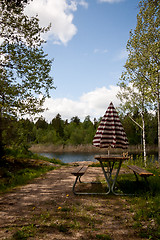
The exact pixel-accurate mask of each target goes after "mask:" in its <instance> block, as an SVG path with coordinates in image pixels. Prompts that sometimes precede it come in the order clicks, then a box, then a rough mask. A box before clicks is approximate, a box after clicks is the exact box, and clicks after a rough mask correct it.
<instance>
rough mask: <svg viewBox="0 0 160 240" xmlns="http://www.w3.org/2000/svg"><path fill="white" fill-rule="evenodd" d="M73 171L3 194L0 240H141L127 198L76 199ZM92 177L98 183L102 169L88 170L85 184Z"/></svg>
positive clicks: (50, 174) (65, 170) (55, 173)
mask: <svg viewBox="0 0 160 240" xmlns="http://www.w3.org/2000/svg"><path fill="white" fill-rule="evenodd" d="M81 164H82V163H81ZM73 168H75V166H74V164H70V166H62V167H60V168H58V169H56V170H53V171H50V172H48V173H47V174H45V175H44V176H42V177H40V178H37V179H35V180H33V181H32V182H31V183H30V184H27V185H25V186H23V187H18V188H15V189H14V190H13V191H11V192H9V193H5V194H2V195H1V196H0V239H35V240H36V239H48V240H52V239H54V240H61V239H66V240H71V239H77V240H88V239H92V240H93V239H108V240H109V239H112V240H126V239H129V240H132V239H135V240H138V239H142V238H139V237H138V236H137V233H136V230H135V229H134V228H133V220H132V216H133V214H134V213H133V212H132V211H131V208H130V205H129V203H128V201H127V197H122V196H113V195H107V196H86V195H85V196H75V195H74V194H73V193H72V186H73V183H74V180H75V177H74V176H73V175H72V174H71V172H72V171H73ZM122 171H123V169H122ZM95 175H96V176H98V178H101V176H102V170H101V168H98V167H97V168H96V167H95V168H91V167H90V168H89V169H88V170H87V173H86V174H85V175H84V180H93V179H95Z"/></svg>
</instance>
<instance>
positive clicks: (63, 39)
mask: <svg viewBox="0 0 160 240" xmlns="http://www.w3.org/2000/svg"><path fill="white" fill-rule="evenodd" d="M138 2H139V1H138V0H72V1H66V0H34V1H33V2H32V3H31V4H30V5H29V6H28V7H27V9H26V13H27V14H28V15H30V16H33V15H35V14H38V16H39V19H40V24H41V25H42V26H47V25H48V24H49V23H50V22H51V24H52V27H51V30H50V32H49V33H47V34H46V35H44V36H43V37H44V38H45V39H46V40H47V44H45V46H44V49H45V51H46V53H48V55H49V58H54V62H53V67H52V72H51V75H52V76H53V77H54V85H55V87H56V90H52V91H51V98H50V99H47V100H46V103H45V106H46V107H48V108H49V110H48V111H45V112H44V113H43V114H42V116H44V117H45V119H46V120H47V121H51V120H52V119H53V118H54V117H55V116H56V115H57V114H58V113H59V114H61V116H62V119H69V120H70V118H71V117H73V116H78V117H79V118H80V119H81V120H83V119H84V118H85V116H87V115H90V116H91V119H93V118H94V117H95V118H99V117H100V116H102V115H104V113H105V111H106V109H107V107H108V105H109V103H110V101H112V102H113V104H114V105H115V107H117V106H118V104H119V100H118V99H116V94H117V91H118V87H117V83H118V81H119V77H120V76H121V73H122V71H123V65H124V64H125V61H126V59H127V52H126V44H127V41H128V39H129V32H130V30H131V29H134V28H135V26H136V17H137V13H138Z"/></svg>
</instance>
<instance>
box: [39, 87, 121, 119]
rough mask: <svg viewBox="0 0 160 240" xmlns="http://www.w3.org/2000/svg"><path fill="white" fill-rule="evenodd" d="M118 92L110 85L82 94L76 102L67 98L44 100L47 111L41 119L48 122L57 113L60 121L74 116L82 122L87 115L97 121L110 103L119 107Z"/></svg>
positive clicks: (116, 88) (117, 89)
mask: <svg viewBox="0 0 160 240" xmlns="http://www.w3.org/2000/svg"><path fill="white" fill-rule="evenodd" d="M118 91H119V87H118V86H113V85H110V86H109V88H106V87H102V88H96V89H95V90H94V91H91V92H88V93H84V94H83V95H82V96H81V97H80V98H79V100H78V101H73V100H71V99H68V98H57V99H53V98H49V99H46V102H45V107H47V108H48V109H49V110H48V111H45V112H44V113H43V117H44V118H45V119H46V120H47V121H48V122H50V121H51V120H52V119H53V118H54V117H55V116H56V115H57V114H58V113H59V114H60V115H61V117H62V119H68V120H70V119H71V118H72V117H75V116H78V117H79V118H80V119H81V120H83V119H84V118H85V117H86V116H88V115H89V116H90V117H91V119H94V118H97V119H99V117H101V116H103V115H104V113H105V111H106V110H107V108H108V106H109V104H110V102H111V101H112V102H113V104H114V106H115V107H117V106H118V105H119V103H120V102H119V100H118V99H117V98H116V94H117V92H118Z"/></svg>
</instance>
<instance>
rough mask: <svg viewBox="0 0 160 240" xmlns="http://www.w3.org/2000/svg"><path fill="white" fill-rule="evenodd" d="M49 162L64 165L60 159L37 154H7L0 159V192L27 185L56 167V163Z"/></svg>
mask: <svg viewBox="0 0 160 240" xmlns="http://www.w3.org/2000/svg"><path fill="white" fill-rule="evenodd" d="M10 154H11V153H10ZM48 162H50V163H54V164H55V165H56V166H57V165H63V163H62V162H61V161H60V160H57V159H48V158H46V157H42V156H38V155H37V154H32V155H30V154H29V155H18V156H16V154H15V153H14V154H12V155H7V156H6V157H5V158H3V159H2V160H1V161H0V193H2V192H7V191H9V190H11V189H13V188H14V187H16V186H21V185H25V184H27V183H28V182H29V181H31V180H32V179H34V178H37V177H40V176H41V175H43V174H45V173H46V172H48V171H50V170H53V169H55V168H56V166H54V165H53V166H52V165H48V164H47V163H48Z"/></svg>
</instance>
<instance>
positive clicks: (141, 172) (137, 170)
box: [127, 165, 153, 181]
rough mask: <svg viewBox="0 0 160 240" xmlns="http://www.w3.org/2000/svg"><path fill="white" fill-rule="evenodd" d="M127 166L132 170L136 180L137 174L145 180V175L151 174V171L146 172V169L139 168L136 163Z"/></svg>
mask: <svg viewBox="0 0 160 240" xmlns="http://www.w3.org/2000/svg"><path fill="white" fill-rule="evenodd" d="M127 167H128V168H129V169H131V170H132V171H133V172H134V175H135V177H136V180H137V181H138V177H137V174H138V175H139V176H141V177H144V179H145V180H146V181H147V177H150V176H153V173H151V172H148V171H147V170H144V169H143V168H140V167H138V166H136V165H128V166H127Z"/></svg>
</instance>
